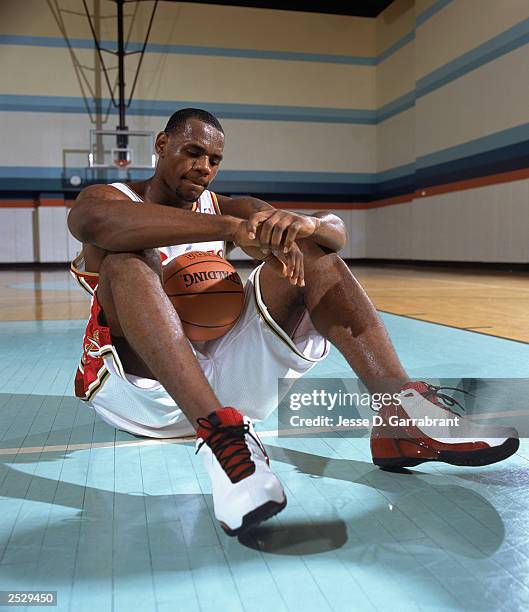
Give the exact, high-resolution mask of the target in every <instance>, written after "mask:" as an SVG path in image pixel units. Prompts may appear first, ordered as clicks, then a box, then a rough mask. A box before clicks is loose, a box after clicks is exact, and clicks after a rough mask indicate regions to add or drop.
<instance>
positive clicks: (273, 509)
mask: <svg viewBox="0 0 529 612" xmlns="http://www.w3.org/2000/svg"><path fill="white" fill-rule="evenodd" d="M286 505H287V498H286V496H285V498H284V500H283V501H282V502H275V501H269V502H266V504H263V505H262V506H259V508H255V510H252V511H251V512H248V514H245V515H244V516H243V519H242V523H241V526H240V527H238V528H237V529H230V528H229V527H228V525H226V523H223V522H222V521H221V522H220V526H221V527H222V529H224V532H225V533H226V534H227V535H229V536H231V537H235V536H239V535H242V534H243V533H246V532H247V531H249V530H250V529H252V528H253V527H255V526H256V525H259V523H262V522H263V521H266V520H268V519H269V518H272V517H273V516H275V515H276V514H279V512H281V510H283V509H284V508H285V506H286Z"/></svg>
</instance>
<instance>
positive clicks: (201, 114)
mask: <svg viewBox="0 0 529 612" xmlns="http://www.w3.org/2000/svg"><path fill="white" fill-rule="evenodd" d="M189 119H198V120H199V121H202V122H203V123H207V124H208V125H212V126H213V127H214V128H217V130H219V132H222V133H223V134H224V130H223V129H222V125H221V124H220V122H219V120H218V119H217V118H216V117H215V116H214V115H212V114H211V113H208V111H205V110H203V109H201V108H182V109H180V110H177V111H176V113H173V114H172V115H171V116H170V117H169V121H168V122H167V125H166V126H165V130H164V131H165V132H175V131H177V130H182V129H183V128H184V126H185V124H186V123H187V121H188V120H189Z"/></svg>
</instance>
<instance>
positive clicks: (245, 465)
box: [196, 408, 287, 536]
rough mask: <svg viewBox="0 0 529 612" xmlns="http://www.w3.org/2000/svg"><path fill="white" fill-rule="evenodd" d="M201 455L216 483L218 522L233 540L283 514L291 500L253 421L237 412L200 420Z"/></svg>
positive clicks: (227, 410) (226, 410)
mask: <svg viewBox="0 0 529 612" xmlns="http://www.w3.org/2000/svg"><path fill="white" fill-rule="evenodd" d="M198 425H199V428H198V431H197V443H196V447H197V453H200V454H201V455H202V458H203V460H204V465H205V466H206V470H207V471H208V474H209V476H210V478H211V484H212V489H213V506H214V509H215V516H216V517H217V519H218V521H219V522H220V525H221V527H222V528H223V529H224V531H225V532H226V533H227V534H228V535H230V536H236V535H239V534H241V533H243V532H245V531H247V530H248V529H250V528H251V527H254V526H255V525H257V524H258V523H261V522H262V521H265V520H266V519H268V518H270V517H272V516H274V515H275V514H277V513H278V512H281V510H283V508H284V507H285V506H286V505H287V498H286V496H285V492H284V491H283V487H282V486H281V483H280V482H279V480H278V478H277V476H276V475H275V474H274V473H273V472H272V470H271V469H270V464H269V460H268V455H267V454H266V451H265V449H264V447H263V445H262V444H261V441H260V440H259V438H258V437H257V434H256V433H255V431H254V428H253V425H252V422H251V420H250V419H249V418H248V417H243V415H242V414H241V413H240V412H239V411H238V410H236V409H235V408H223V409H221V410H217V411H215V412H212V413H211V414H210V415H209V416H208V418H207V419H206V418H201V419H198Z"/></svg>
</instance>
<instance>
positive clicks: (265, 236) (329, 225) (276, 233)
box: [217, 195, 347, 252]
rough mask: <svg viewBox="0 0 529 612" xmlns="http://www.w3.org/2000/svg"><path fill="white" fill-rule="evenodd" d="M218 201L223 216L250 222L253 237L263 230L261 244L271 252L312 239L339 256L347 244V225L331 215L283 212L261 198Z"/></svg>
mask: <svg viewBox="0 0 529 612" xmlns="http://www.w3.org/2000/svg"><path fill="white" fill-rule="evenodd" d="M217 198H218V201H219V207H220V210H221V212H222V214H223V215H233V216H235V217H239V218H240V219H247V220H248V231H249V233H250V235H254V236H255V235H256V232H257V228H258V227H260V228H261V231H260V235H259V240H260V242H261V243H262V244H266V245H268V246H269V247H270V248H271V249H278V248H280V247H282V248H283V249H286V250H289V249H290V247H291V245H292V243H293V242H294V241H295V240H296V239H297V238H308V237H311V238H312V239H313V240H314V242H316V243H317V244H319V245H320V246H322V247H324V248H326V249H329V250H331V251H334V252H337V251H339V250H341V249H342V248H343V247H344V246H345V243H346V241H347V230H346V228H345V224H344V222H343V221H342V220H341V219H340V217H338V216H336V215H333V214H331V213H328V212H324V211H322V212H316V213H314V214H312V215H303V214H300V213H294V212H289V211H286V210H279V209H277V208H274V207H273V206H271V205H270V204H268V203H267V202H264V201H263V200H259V199H257V198H251V197H241V198H228V197H225V196H220V195H219V196H217Z"/></svg>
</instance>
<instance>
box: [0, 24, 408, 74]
mask: <svg viewBox="0 0 529 612" xmlns="http://www.w3.org/2000/svg"><path fill="white" fill-rule="evenodd" d="M414 38H415V32H408V34H406V35H404V36H403V37H402V38H401V39H400V40H398V41H397V42H395V43H393V45H391V46H390V47H388V48H387V49H386V50H385V51H383V52H382V53H381V54H379V55H378V56H362V55H334V54H329V53H303V52H300V51H273V50H266V49H237V48H229V47H204V46H200V45H170V44H161V43H149V44H148V45H147V48H146V51H147V52H148V53H163V54H178V55H201V56H213V57H240V58H245V59H264V60H279V61H290V62H321V63H328V64H349V65H352V66H376V65H377V64H379V63H380V62H383V61H384V60H386V59H387V58H388V57H390V56H391V55H393V54H394V53H396V52H397V51H399V50H400V49H402V47H404V46H405V45H407V44H408V43H409V42H411V41H412V40H413V39H414ZM68 43H69V45H70V46H71V47H72V48H74V49H94V48H95V47H94V43H93V41H92V40H91V39H89V38H70V39H69V40H68ZM68 43H67V42H66V40H65V39H63V38H58V37H52V36H19V35H16V34H0V45H22V46H30V47H31V46H35V47H53V48H66V47H67V46H68ZM100 44H101V46H102V47H103V48H105V49H107V50H108V51H112V52H116V42H115V41H114V40H102V41H101V43H100ZM141 48H142V44H141V43H138V42H130V43H129V44H128V45H127V51H139V50H140V49H141Z"/></svg>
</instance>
